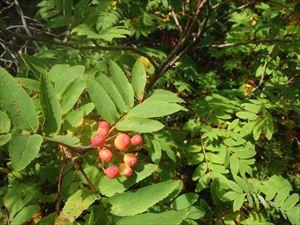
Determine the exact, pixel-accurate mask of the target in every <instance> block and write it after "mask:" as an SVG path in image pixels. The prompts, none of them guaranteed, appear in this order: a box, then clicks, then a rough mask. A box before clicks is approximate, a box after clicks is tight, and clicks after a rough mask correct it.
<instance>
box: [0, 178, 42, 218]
mask: <svg viewBox="0 0 300 225" xmlns="http://www.w3.org/2000/svg"><path fill="white" fill-rule="evenodd" d="M37 194H38V192H37V190H36V188H35V187H34V186H33V185H32V184H30V183H26V184H23V183H17V184H16V185H14V186H12V187H10V188H9V189H8V191H7V193H6V194H5V195H4V197H3V203H4V206H5V207H6V208H7V209H8V210H9V219H10V220H11V219H12V218H14V217H15V215H16V214H17V213H18V212H19V211H20V210H21V209H22V208H24V207H25V206H26V205H27V204H28V203H29V202H30V201H31V200H32V199H33V197H34V196H35V195H37Z"/></svg>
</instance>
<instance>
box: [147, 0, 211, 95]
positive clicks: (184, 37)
mask: <svg viewBox="0 0 300 225" xmlns="http://www.w3.org/2000/svg"><path fill="white" fill-rule="evenodd" d="M207 2H208V0H203V1H200V0H198V1H197V8H196V12H195V13H194V15H193V16H192V19H191V20H188V22H187V24H186V26H185V28H184V31H183V32H182V34H181V36H180V38H179V40H178V42H177V44H176V46H175V48H173V50H172V51H171V52H170V53H169V54H168V56H167V58H166V59H164V60H163V61H162V63H161V64H160V65H159V68H158V70H157V71H156V73H155V74H154V75H153V76H152V77H151V78H150V79H149V82H148V84H147V87H146V89H148V90H149V89H151V88H152V87H153V85H154V84H155V82H156V81H157V79H158V78H159V77H160V76H161V75H162V74H163V73H164V72H165V71H166V70H168V68H170V62H173V61H174V58H177V55H178V54H180V52H181V51H182V49H185V45H189V43H190V42H189V41H191V39H193V38H194V37H193V30H194V27H195V25H196V24H197V20H198V17H199V15H200V14H201V12H202V9H203V8H204V6H205V5H206V4H207Z"/></svg>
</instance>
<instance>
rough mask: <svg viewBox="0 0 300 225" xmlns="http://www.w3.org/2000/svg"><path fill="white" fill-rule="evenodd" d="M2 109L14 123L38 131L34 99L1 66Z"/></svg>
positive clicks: (0, 92) (0, 104)
mask: <svg viewBox="0 0 300 225" xmlns="http://www.w3.org/2000/svg"><path fill="white" fill-rule="evenodd" d="M0 109H2V110H5V111H6V113H7V114H8V117H9V119H10V121H11V122H12V124H14V125H16V126H17V127H19V128H21V129H23V130H28V131H31V132H36V131H37V129H38V126H39V120H38V116H37V113H36V111H35V107H34V105H33V102H32V100H31V99H30V98H29V96H28V95H27V93H26V91H25V90H24V89H22V88H21V87H20V86H19V85H18V83H17V81H16V80H15V79H14V78H13V77H12V76H11V75H10V74H9V73H8V72H6V71H5V70H4V69H3V68H1V67H0Z"/></svg>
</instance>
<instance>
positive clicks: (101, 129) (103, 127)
mask: <svg viewBox="0 0 300 225" xmlns="http://www.w3.org/2000/svg"><path fill="white" fill-rule="evenodd" d="M109 130H110V126H109V123H108V122H106V121H102V122H100V123H99V124H98V131H97V134H101V135H104V136H107V135H108V133H109Z"/></svg>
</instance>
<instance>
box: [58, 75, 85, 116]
mask: <svg viewBox="0 0 300 225" xmlns="http://www.w3.org/2000/svg"><path fill="white" fill-rule="evenodd" d="M85 86H86V84H85V79H76V80H74V81H73V82H72V83H71V84H70V86H69V87H68V88H67V90H66V91H65V92H64V93H63V95H62V99H61V102H60V104H61V107H62V113H63V114H65V113H67V112H69V111H70V110H71V109H72V107H73V106H74V105H75V103H76V102H77V100H78V98H79V97H80V95H81V94H82V92H83V91H84V89H85Z"/></svg>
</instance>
